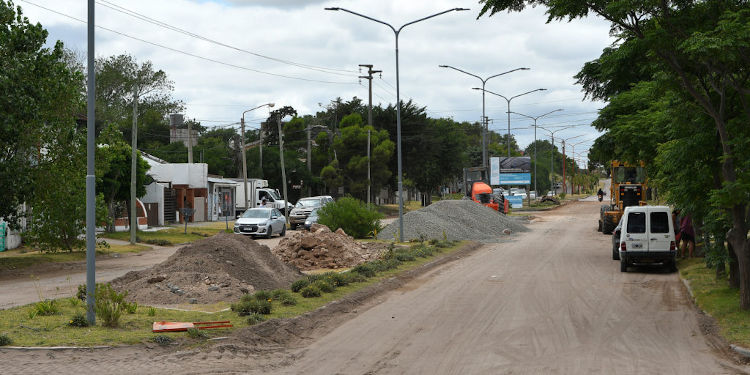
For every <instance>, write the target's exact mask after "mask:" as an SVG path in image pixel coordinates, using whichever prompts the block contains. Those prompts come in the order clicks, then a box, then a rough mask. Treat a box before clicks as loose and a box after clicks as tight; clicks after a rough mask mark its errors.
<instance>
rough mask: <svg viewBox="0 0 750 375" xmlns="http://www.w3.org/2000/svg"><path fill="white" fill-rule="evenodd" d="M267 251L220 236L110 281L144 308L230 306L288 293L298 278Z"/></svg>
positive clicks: (236, 237)
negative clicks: (256, 294) (248, 296)
mask: <svg viewBox="0 0 750 375" xmlns="http://www.w3.org/2000/svg"><path fill="white" fill-rule="evenodd" d="M301 276H302V274H301V273H300V272H299V270H297V269H295V268H294V267H292V266H289V265H287V264H285V263H283V262H281V261H280V260H279V259H278V258H276V257H275V256H274V255H273V254H272V253H271V250H270V249H269V248H268V247H267V246H264V245H260V244H259V243H257V242H255V241H254V240H252V239H250V238H248V237H245V236H241V235H236V234H229V233H219V234H217V235H215V236H213V237H210V238H206V239H202V240H199V241H196V242H193V243H192V244H189V245H187V246H185V247H182V248H180V249H179V250H177V252H175V253H174V254H173V255H172V256H171V257H169V258H168V259H167V260H165V261H164V262H162V263H160V264H157V265H155V266H153V267H151V268H149V269H145V270H143V271H132V272H128V273H127V274H125V275H124V276H122V277H119V278H117V279H115V280H113V281H112V287H114V288H115V289H116V290H118V291H121V292H122V291H128V298H127V299H128V300H131V301H136V302H138V303H141V304H148V305H171V304H184V303H199V304H210V303H216V302H219V301H233V300H235V299H237V298H239V297H240V296H242V294H245V293H252V292H253V291H254V290H271V289H276V288H288V287H289V285H291V283H292V282H294V281H295V280H297V279H298V278H299V277H301Z"/></svg>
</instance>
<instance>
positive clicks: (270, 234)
mask: <svg viewBox="0 0 750 375" xmlns="http://www.w3.org/2000/svg"><path fill="white" fill-rule="evenodd" d="M271 236H273V225H269V226H268V232H266V238H271Z"/></svg>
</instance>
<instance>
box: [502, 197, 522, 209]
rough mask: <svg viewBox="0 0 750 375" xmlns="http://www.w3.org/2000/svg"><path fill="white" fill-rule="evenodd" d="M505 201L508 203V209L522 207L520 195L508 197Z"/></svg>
mask: <svg viewBox="0 0 750 375" xmlns="http://www.w3.org/2000/svg"><path fill="white" fill-rule="evenodd" d="M505 199H507V200H508V202H509V203H510V208H522V207H523V197H522V196H520V195H508V196H506V197H505Z"/></svg>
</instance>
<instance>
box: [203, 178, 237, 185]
mask: <svg viewBox="0 0 750 375" xmlns="http://www.w3.org/2000/svg"><path fill="white" fill-rule="evenodd" d="M208 182H210V183H212V184H221V185H231V186H237V185H239V184H238V183H237V182H235V181H232V180H229V179H226V178H217V177H208Z"/></svg>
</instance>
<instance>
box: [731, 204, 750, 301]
mask: <svg viewBox="0 0 750 375" xmlns="http://www.w3.org/2000/svg"><path fill="white" fill-rule="evenodd" d="M732 222H733V226H732V229H730V230H729V233H728V235H727V241H728V242H729V244H730V245H731V246H732V249H734V253H735V254H736V255H737V265H738V267H739V275H740V308H741V309H743V310H750V246H748V245H750V242H748V240H747V222H746V221H745V206H744V205H735V206H733V207H732Z"/></svg>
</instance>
